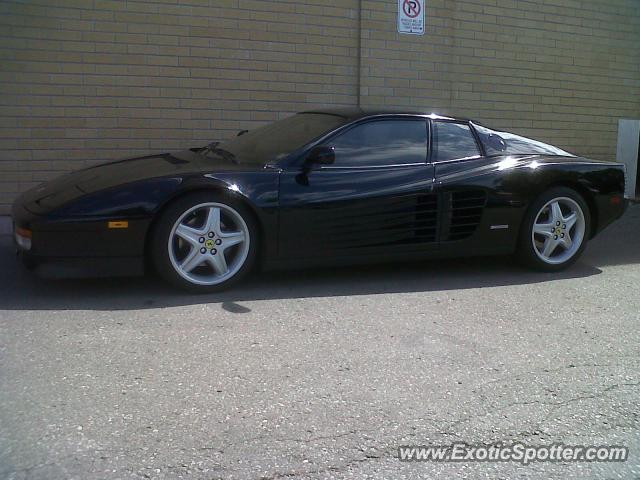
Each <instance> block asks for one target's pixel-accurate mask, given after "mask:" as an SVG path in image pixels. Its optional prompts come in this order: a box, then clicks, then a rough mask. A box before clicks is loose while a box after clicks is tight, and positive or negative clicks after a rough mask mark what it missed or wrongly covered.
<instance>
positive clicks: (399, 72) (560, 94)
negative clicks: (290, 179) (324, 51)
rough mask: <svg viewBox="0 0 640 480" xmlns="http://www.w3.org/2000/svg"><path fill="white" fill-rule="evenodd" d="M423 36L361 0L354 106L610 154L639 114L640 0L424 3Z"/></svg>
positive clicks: (373, 1)
mask: <svg viewBox="0 0 640 480" xmlns="http://www.w3.org/2000/svg"><path fill="white" fill-rule="evenodd" d="M426 2H427V10H426V33H425V35H424V36H422V37H421V36H410V35H399V34H398V33H396V29H395V23H394V22H395V19H396V15H397V4H396V2H393V1H388V0H362V43H361V45H362V55H363V56H362V59H363V61H362V68H361V78H362V84H361V88H362V97H361V101H362V104H363V105H381V104H385V105H389V106H406V107H417V108H419V109H420V108H425V109H433V110H435V111H437V112H439V113H449V114H457V115H462V116H467V117H470V118H475V119H478V120H479V121H481V122H484V123H486V124H487V125H490V126H494V127H496V128H504V129H510V130H514V131H516V132H518V133H520V134H523V135H528V136H532V137H534V138H538V139H540V140H543V141H547V142H550V143H553V144H556V145H558V146H560V147H563V148H566V149H568V150H570V151H573V152H576V153H578V154H582V155H587V156H593V157H595V158H600V159H605V160H614V159H615V152H616V142H617V125H618V119H619V118H639V117H640V0H426Z"/></svg>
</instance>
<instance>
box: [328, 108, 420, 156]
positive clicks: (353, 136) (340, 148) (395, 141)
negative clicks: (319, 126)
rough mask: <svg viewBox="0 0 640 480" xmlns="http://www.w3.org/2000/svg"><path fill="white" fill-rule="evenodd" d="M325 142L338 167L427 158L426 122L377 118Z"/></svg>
mask: <svg viewBox="0 0 640 480" xmlns="http://www.w3.org/2000/svg"><path fill="white" fill-rule="evenodd" d="M326 145H328V146H331V147H333V148H334V149H335V152H336V162H335V165H336V166H337V167H345V166H357V167H360V166H376V165H377V166H379V165H399V164H405V163H425V162H426V161H427V122H426V121H424V120H376V121H372V122H367V123H364V124H362V125H358V126H356V127H353V128H351V129H350V130H348V131H346V132H345V133H343V134H341V135H339V136H338V137H336V138H334V139H332V140H330V141H329V142H327V143H326Z"/></svg>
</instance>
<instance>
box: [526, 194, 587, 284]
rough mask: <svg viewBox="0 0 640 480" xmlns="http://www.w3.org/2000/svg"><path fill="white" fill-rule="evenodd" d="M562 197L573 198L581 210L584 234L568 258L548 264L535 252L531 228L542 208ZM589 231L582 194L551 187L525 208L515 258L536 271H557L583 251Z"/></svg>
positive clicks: (566, 265) (572, 261) (573, 260)
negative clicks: (577, 246)
mask: <svg viewBox="0 0 640 480" xmlns="http://www.w3.org/2000/svg"><path fill="white" fill-rule="evenodd" d="M563 197H564V198H569V199H571V200H573V201H574V202H575V203H576V204H578V206H579V207H580V209H581V210H582V214H583V216H584V224H585V225H584V234H583V238H582V240H581V244H580V247H579V248H578V249H577V250H576V251H575V253H573V255H572V256H571V257H570V258H568V259H567V260H566V261H563V262H562V263H557V264H550V263H547V262H545V261H544V260H542V259H541V258H540V257H539V256H538V253H536V249H535V248H536V247H535V245H534V242H533V239H532V235H533V234H532V230H533V226H534V223H535V221H536V218H537V216H538V213H539V212H540V211H541V210H542V208H543V207H544V206H545V205H547V204H548V203H549V202H551V201H553V200H554V199H556V198H563ZM590 232H591V213H590V211H589V206H588V205H587V202H585V200H584V198H583V197H582V195H580V194H579V193H578V192H576V191H575V190H572V189H571V188H567V187H554V188H551V189H549V190H547V191H545V192H544V193H542V194H541V195H540V196H538V197H537V198H536V199H535V200H534V201H533V203H531V205H530V206H529V208H528V210H527V213H526V214H525V216H524V219H523V221H522V227H521V228H520V235H519V238H518V247H517V250H516V257H517V260H518V261H519V262H520V263H522V264H523V265H524V266H526V267H529V268H532V269H534V270H538V271H543V272H558V271H561V270H564V269H565V268H568V267H569V266H571V265H572V264H573V263H574V262H575V261H576V260H578V258H579V257H580V255H582V252H584V249H585V248H586V246H587V241H588V239H589V237H590Z"/></svg>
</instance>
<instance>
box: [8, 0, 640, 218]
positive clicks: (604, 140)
mask: <svg viewBox="0 0 640 480" xmlns="http://www.w3.org/2000/svg"><path fill="white" fill-rule="evenodd" d="M426 1H427V8H426V29H427V32H426V34H425V35H424V36H422V37H416V36H409V35H399V34H397V33H396V11H397V2H396V0H334V1H331V0H300V1H291V0H285V1H268V0H180V1H178V2H176V1H175V0H147V1H138V0H127V1H116V0H56V1H55V2H54V1H51V0H28V1H9V0H3V1H2V2H0V28H1V29H0V214H6V213H8V212H9V205H10V204H11V202H12V200H13V199H14V198H15V196H16V195H17V194H18V193H19V192H20V191H23V190H25V189H27V188H29V187H31V186H33V185H35V184H37V183H39V182H40V181H43V180H46V179H49V178H51V177H53V176H56V175H58V174H59V173H61V172H64V171H68V170H70V169H74V168H79V167H82V166H86V165H90V164H94V163H96V162H100V161H105V160H109V159H115V158H122V157H125V156H128V155H136V154H145V153H149V152H158V151H164V150H172V149H179V148H183V147H187V146H193V145H200V144H203V143H204V142H207V141H210V140H215V139H222V138H225V137H228V136H230V135H233V134H235V132H236V131H237V130H239V129H241V128H253V127H255V126H256V125H258V124H261V123H264V122H268V121H271V120H274V119H276V118H279V117H281V116H284V115H286V114H288V113H291V112H295V111H298V110H301V109H306V108H313V107H318V106H330V105H357V104H358V103H361V104H362V105H364V106H374V105H375V106H378V105H387V106H397V107H411V108H412V109H415V108H422V109H425V110H428V111H437V112H441V113H455V114H462V115H465V116H470V117H474V118H477V119H479V120H481V121H484V122H486V123H487V124H489V125H492V126H496V127H499V128H505V129H511V130H514V131H516V132H518V133H522V134H525V135H531V136H534V137H536V138H540V139H542V140H547V141H549V142H552V143H556V144H558V145H559V146H562V147H566V148H568V149H570V150H573V151H575V152H577V153H581V154H585V155H592V156H595V157H598V158H605V159H613V157H614V156H615V143H616V133H617V132H616V130H617V119H618V118H633V117H636V118H637V117H640V1H639V0H426Z"/></svg>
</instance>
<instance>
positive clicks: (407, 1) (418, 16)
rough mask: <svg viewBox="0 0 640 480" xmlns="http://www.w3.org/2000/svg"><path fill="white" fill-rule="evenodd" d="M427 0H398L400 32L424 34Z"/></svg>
mask: <svg viewBox="0 0 640 480" xmlns="http://www.w3.org/2000/svg"><path fill="white" fill-rule="evenodd" d="M425 1H426V0H398V32H399V33H408V34H412V35H424V4H425Z"/></svg>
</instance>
